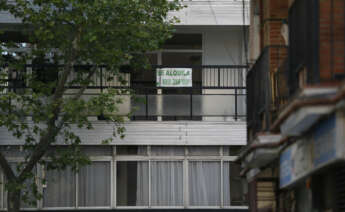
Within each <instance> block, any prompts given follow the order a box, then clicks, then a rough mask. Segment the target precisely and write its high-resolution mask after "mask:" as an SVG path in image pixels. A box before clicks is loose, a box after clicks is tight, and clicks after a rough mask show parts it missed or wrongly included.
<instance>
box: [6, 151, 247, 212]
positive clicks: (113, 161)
mask: <svg viewBox="0 0 345 212" xmlns="http://www.w3.org/2000/svg"><path fill="white" fill-rule="evenodd" d="M143 146H145V148H147V155H117V154H116V146H115V145H114V146H109V148H111V149H112V150H111V151H112V155H111V156H90V157H89V158H90V161H91V162H109V163H110V187H111V188H110V206H79V202H78V192H79V190H78V186H79V182H78V181H79V179H78V174H79V173H78V172H75V173H74V177H75V181H76V185H75V190H74V192H75V195H76V202H75V206H74V207H44V206H43V198H42V199H41V200H37V207H34V208H21V209H24V210H37V209H38V210H42V209H43V210H71V209H72V210H75V209H79V210H85V209H149V208H152V209H201V208H203V209H248V206H231V200H230V205H225V204H224V202H225V201H224V198H225V195H224V193H225V192H224V188H223V186H224V171H223V170H224V163H225V162H234V161H235V160H236V159H237V156H228V155H225V154H224V151H223V150H224V148H223V146H217V147H218V148H219V155H216V156H202V155H199V156H196V155H195V156H192V155H190V154H189V152H188V148H189V147H193V146H183V148H184V155H183V156H181V155H180V156H179V155H152V154H151V145H143ZM167 147H169V146H167ZM195 147H196V146H195ZM226 147H230V148H231V145H229V146H226ZM95 148H97V147H95ZM8 161H9V162H11V163H12V162H23V161H24V159H23V158H22V157H9V158H8ZM121 161H143V162H144V161H147V162H148V169H149V170H148V175H149V187H148V188H149V191H148V192H149V200H148V205H147V206H118V205H117V199H116V198H117V196H116V195H117V194H116V193H117V192H116V189H117V185H116V184H117V182H116V181H117V162H121ZM156 161H158V162H159V161H163V162H164V161H166V162H181V163H182V177H183V180H182V181H183V182H182V183H183V185H182V186H183V205H181V206H154V205H152V201H151V200H152V199H151V192H152V182H151V181H152V173H151V172H152V170H151V169H152V162H156ZM192 161H205V162H207V161H211V162H219V163H220V180H221V181H220V186H221V189H220V192H221V193H220V198H221V199H220V205H217V206H191V205H190V204H189V202H190V201H189V195H190V194H189V173H188V172H189V164H190V163H191V162H192ZM44 168H45V167H44V166H43V165H40V164H38V165H37V167H36V174H37V176H38V177H43V174H44V170H43V169H44ZM0 180H2V181H3V180H4V174H3V172H2V171H1V170H0ZM37 183H38V189H39V191H40V192H42V193H43V185H42V183H41V182H40V181H39V182H37ZM230 186H231V185H230ZM0 192H1V194H2V195H1V197H0V201H1V203H0V211H3V210H6V208H5V207H4V201H5V200H6V198H5V196H6V197H7V194H6V193H7V192H5V189H4V185H3V184H0ZM230 198H231V197H230Z"/></svg>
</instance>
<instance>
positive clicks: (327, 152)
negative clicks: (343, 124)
mask: <svg viewBox="0 0 345 212" xmlns="http://www.w3.org/2000/svg"><path fill="white" fill-rule="evenodd" d="M313 144H314V145H313V146H314V148H313V149H314V158H313V165H314V167H317V166H320V165H322V164H324V163H327V162H328V161H330V160H332V159H334V158H336V152H337V151H336V150H337V144H336V132H335V115H332V117H330V118H328V119H327V120H324V121H322V122H321V123H320V124H319V125H318V126H317V127H316V128H315V130H314V133H313Z"/></svg>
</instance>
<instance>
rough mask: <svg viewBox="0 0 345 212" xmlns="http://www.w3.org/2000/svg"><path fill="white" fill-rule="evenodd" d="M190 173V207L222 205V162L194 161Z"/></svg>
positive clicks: (190, 164)
mask: <svg viewBox="0 0 345 212" xmlns="http://www.w3.org/2000/svg"><path fill="white" fill-rule="evenodd" d="M188 172H189V202H190V205H192V206H218V205H220V196H221V187H220V186H221V185H220V181H221V176H220V173H221V172H220V162H209V161H192V162H190V163H189V170H188Z"/></svg>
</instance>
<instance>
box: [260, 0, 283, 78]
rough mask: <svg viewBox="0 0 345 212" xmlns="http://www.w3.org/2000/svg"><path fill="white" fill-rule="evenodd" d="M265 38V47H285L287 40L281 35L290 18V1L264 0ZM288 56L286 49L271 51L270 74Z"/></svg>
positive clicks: (273, 49)
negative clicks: (284, 24)
mask: <svg viewBox="0 0 345 212" xmlns="http://www.w3.org/2000/svg"><path fill="white" fill-rule="evenodd" d="M264 2H265V3H264V6H266V7H264V10H265V11H264V13H263V14H264V19H263V37H264V47H266V46H284V45H286V43H285V40H284V38H283V36H282V33H281V28H282V25H283V20H286V19H287V18H288V3H289V1H288V0H281V1H276V0H264ZM286 56H287V51H286V49H280V48H272V49H271V50H270V72H271V73H272V72H275V71H276V70H277V68H278V67H279V66H280V65H281V64H282V63H283V61H284V59H285V58H286Z"/></svg>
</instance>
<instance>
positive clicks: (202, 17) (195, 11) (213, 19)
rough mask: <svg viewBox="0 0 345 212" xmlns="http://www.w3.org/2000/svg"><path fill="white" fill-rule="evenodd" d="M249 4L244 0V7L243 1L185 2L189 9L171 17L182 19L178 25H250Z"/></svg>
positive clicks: (200, 0)
mask: <svg viewBox="0 0 345 212" xmlns="http://www.w3.org/2000/svg"><path fill="white" fill-rule="evenodd" d="M248 2H249V1H248V0H244V5H243V2H242V0H184V1H183V4H184V5H186V6H187V7H186V8H184V9H182V10H180V11H178V12H170V13H169V16H170V17H171V16H175V17H177V18H179V19H180V23H178V24H177V25H204V26H205V25H206V26H214V25H227V26H230V25H232V26H235V25H243V24H245V25H248V24H249V12H248V11H249V3H248ZM243 6H244V7H243ZM243 8H245V12H244V14H245V17H244V18H243Z"/></svg>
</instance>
